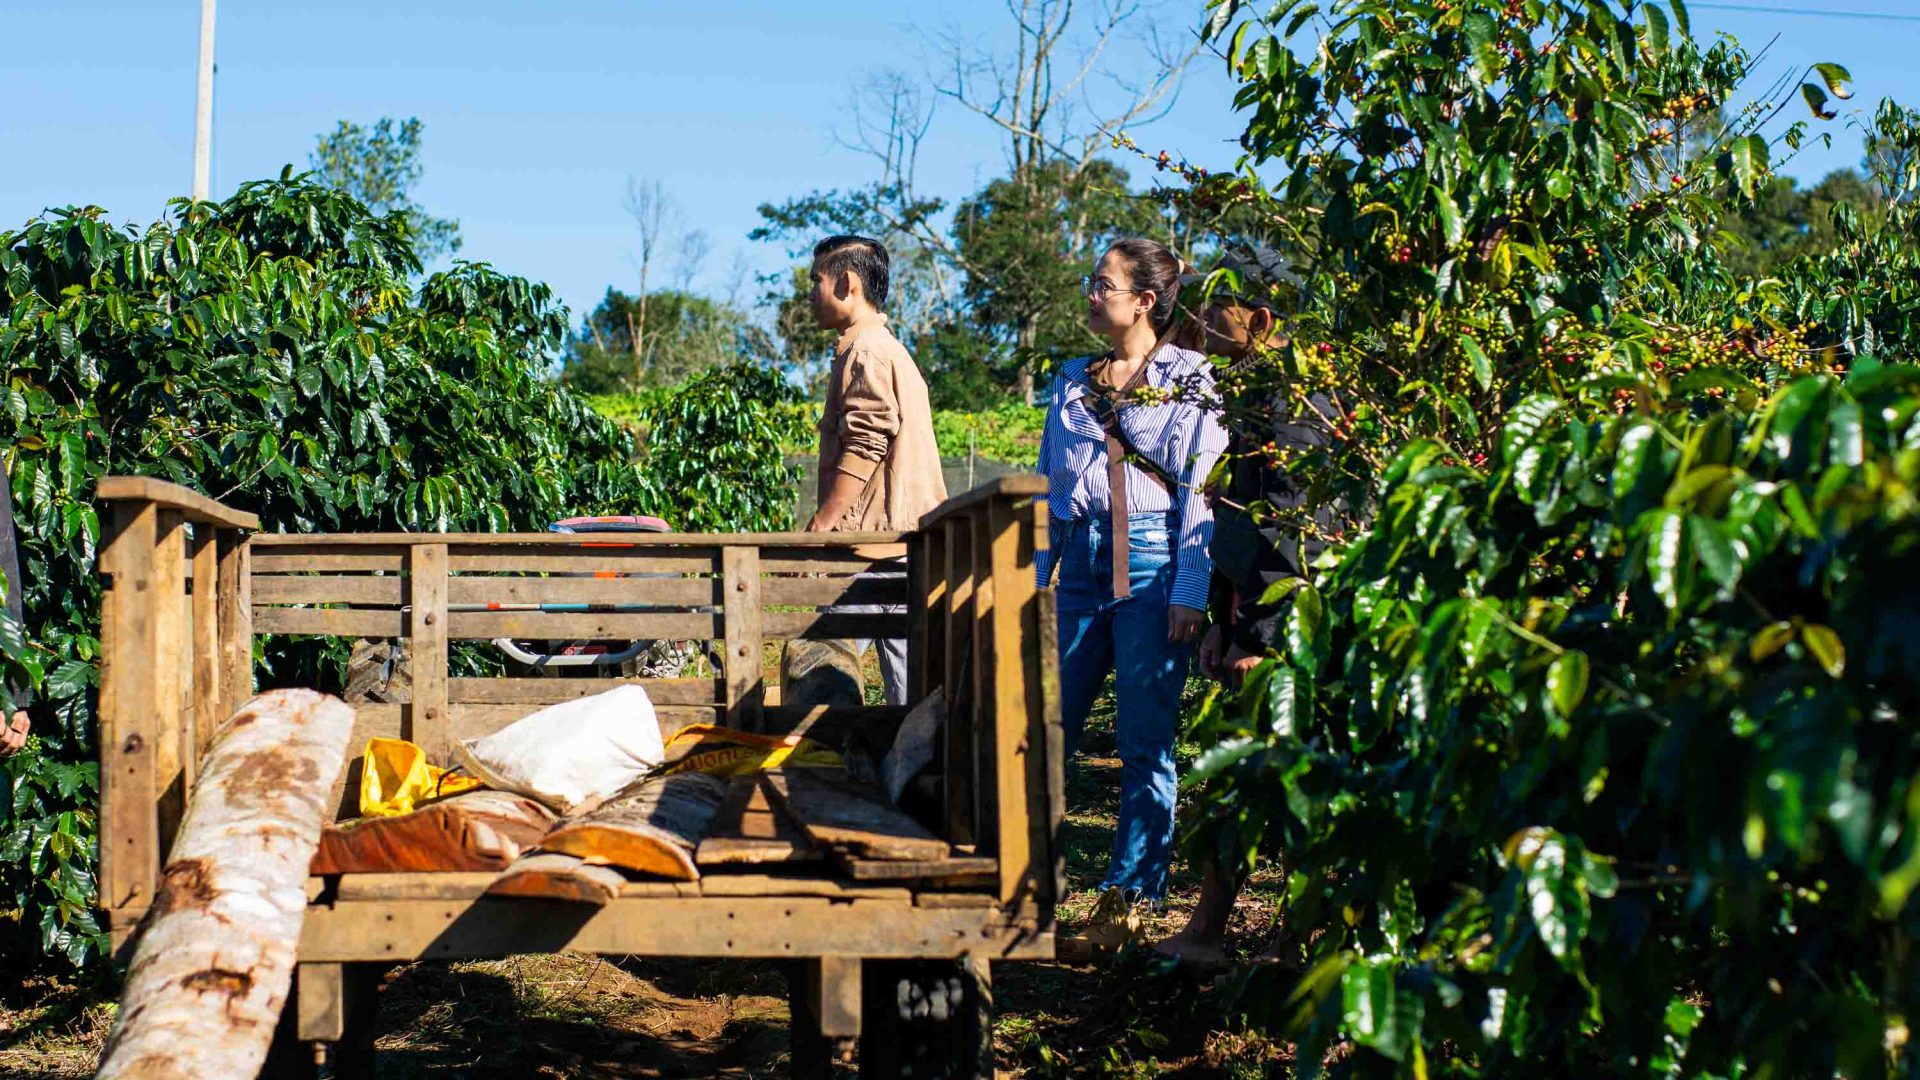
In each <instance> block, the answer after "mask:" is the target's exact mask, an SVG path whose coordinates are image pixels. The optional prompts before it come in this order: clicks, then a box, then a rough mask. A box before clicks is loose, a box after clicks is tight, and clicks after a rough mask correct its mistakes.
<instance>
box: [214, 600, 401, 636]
mask: <svg viewBox="0 0 1920 1080" xmlns="http://www.w3.org/2000/svg"><path fill="white" fill-rule="evenodd" d="M252 610H253V632H254V633H256V634H314V635H320V636H330V637H372V638H384V637H399V636H401V635H402V634H403V633H405V632H406V624H407V620H406V617H405V616H404V615H403V614H402V613H401V612H399V611H398V610H395V609H392V608H389V609H387V610H384V611H382V610H380V609H377V608H287V607H255V608H253V609H252Z"/></svg>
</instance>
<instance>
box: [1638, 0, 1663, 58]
mask: <svg viewBox="0 0 1920 1080" xmlns="http://www.w3.org/2000/svg"><path fill="white" fill-rule="evenodd" d="M1644 10H1645V12H1646V16H1647V47H1648V48H1649V49H1651V50H1653V55H1654V56H1656V57H1658V56H1664V55H1666V52H1667V13H1666V12H1665V11H1662V10H1661V9H1660V5H1659V4H1648V5H1647V6H1646V8H1645V9H1644Z"/></svg>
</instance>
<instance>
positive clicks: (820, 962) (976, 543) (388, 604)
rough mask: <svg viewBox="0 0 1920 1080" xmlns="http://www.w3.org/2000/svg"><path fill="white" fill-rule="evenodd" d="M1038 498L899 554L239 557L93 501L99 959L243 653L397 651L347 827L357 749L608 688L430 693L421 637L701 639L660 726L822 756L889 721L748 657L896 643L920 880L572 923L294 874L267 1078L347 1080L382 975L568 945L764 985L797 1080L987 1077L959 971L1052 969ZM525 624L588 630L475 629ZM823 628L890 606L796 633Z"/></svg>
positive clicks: (627, 891)
mask: <svg viewBox="0 0 1920 1080" xmlns="http://www.w3.org/2000/svg"><path fill="white" fill-rule="evenodd" d="M1044 491H1045V487H1044V484H1043V483H1042V482H1040V481H1039V480H1038V478H1034V477H1008V478H1003V479H1001V480H999V481H996V482H994V483H992V484H989V485H986V486H984V487H981V488H978V489H975V490H973V491H970V492H968V493H966V494H964V495H960V496H957V497H955V498H953V499H951V500H949V501H948V502H947V503H946V504H945V505H943V506H941V507H940V508H939V509H938V510H936V511H935V512H933V513H932V514H930V515H928V517H927V518H926V519H925V521H924V522H923V523H922V528H921V529H920V530H919V531H917V532H912V533H859V534H851V533H831V534H829V533H777V534H711V535H708V534H661V535H623V536H620V537H619V538H618V539H617V541H615V542H610V538H609V537H608V536H606V535H598V536H596V535H595V534H591V533H584V534H570V535H569V534H554V533H531V534H453V533H448V534H436V533H399V534H332V535H289V534H270V533H262V532H259V531H258V528H259V522H258V520H257V519H256V518H254V517H253V516H252V515H249V514H245V513H240V512H237V511H234V510H231V509H229V508H227V507H225V506H222V505H220V504H219V503H216V502H214V501H212V500H210V499H207V498H205V497H203V496H200V495H197V494H195V493H193V492H191V491H188V490H186V489H184V488H180V487H178V486H175V485H171V484H167V483H163V482H160V481H157V480H152V479H148V478H139V477H115V478H108V479H105V480H103V481H101V483H100V485H99V499H100V501H101V502H102V503H103V504H105V506H106V507H107V508H109V509H110V510H111V515H110V518H109V520H110V523H111V524H110V527H109V539H108V541H107V543H106V544H105V546H104V548H103V550H102V554H101V558H100V570H101V573H102V574H103V575H104V576H105V578H106V594H105V602H104V618H103V622H104V628H103V631H102V651H103V657H104V663H103V668H102V673H101V689H100V709H99V714H100V721H101V732H100V746H101V788H102V791H101V800H102V810H101V870H100V897H101V904H102V906H103V907H104V908H105V911H106V916H107V919H108V924H109V925H110V927H111V929H112V933H113V937H114V941H115V944H116V946H117V947H121V948H124V947H125V946H126V945H127V943H128V940H129V938H130V937H131V936H132V935H134V934H136V933H137V932H138V929H139V925H140V922H141V918H142V916H143V915H144V914H145V913H146V912H147V911H148V910H149V908H150V907H151V906H152V905H153V901H154V896H155V889H156V885H157V884H158V883H159V882H161V881H162V880H163V875H164V870H165V867H166V865H167V856H168V848H169V846H170V843H171V841H172V838H173V836H174V833H175V830H176V828H177V826H178V825H179V823H180V820H181V815H182V812H183V810H184V808H185V806H186V805H187V802H188V800H189V799H191V798H192V797H193V793H194V785H195V774H196V762H197V761H198V760H199V758H200V757H201V756H202V755H203V754H204V753H205V751H206V749H207V744H208V740H209V738H210V736H211V734H212V732H213V728H214V725H215V723H216V721H218V720H220V719H221V718H224V717H226V716H228V715H230V714H232V713H233V711H234V710H235V709H236V708H237V707H238V706H239V705H240V704H242V703H243V702H244V701H246V700H247V698H248V697H249V696H250V695H251V694H252V693H253V692H254V688H255V682H256V680H255V671H254V665H253V656H254V644H255V639H256V638H257V637H262V636H266V635H281V634H290V635H328V636H340V637H349V638H355V639H367V638H373V639H396V640H398V641H399V642H400V643H402V644H403V645H404V648H405V651H406V653H407V655H408V656H409V657H410V659H411V663H412V685H411V690H410V698H411V700H410V701H408V702H406V703H404V704H359V705H357V706H356V709H357V715H356V729H355V732H354V737H353V739H352V740H351V742H350V744H349V749H348V751H347V753H348V755H349V757H350V759H352V760H349V761H348V763H347V768H346V770H345V774H346V776H347V778H348V780H347V781H346V782H345V784H344V785H343V787H342V789H341V790H340V792H339V795H340V805H341V806H342V808H343V810H345V811H346V815H343V816H347V815H350V814H351V812H352V808H353V807H354V806H355V805H356V791H355V784H354V782H353V779H352V778H354V777H356V776H357V775H358V772H359V766H358V760H357V759H358V757H359V754H360V748H361V747H362V746H364V745H365V743H366V740H367V739H368V738H369V737H372V736H397V737H403V738H406V739H409V740H411V741H413V742H415V743H417V744H419V745H421V746H423V747H425V748H426V749H427V750H428V752H429V753H430V755H431V756H432V757H433V758H435V759H436V760H438V761H439V762H440V763H442V764H446V763H449V754H450V750H451V748H452V747H453V746H454V745H455V744H456V742H457V740H460V739H466V738H472V737H474V736H477V735H481V734H485V733H488V732H491V731H494V730H497V729H499V728H500V727H502V726H504V725H506V724H509V723H511V722H513V721H514V720H517V719H519V718H520V717H522V716H525V715H526V714H528V713H529V712H531V711H533V710H536V709H538V708H540V707H541V706H542V705H544V704H548V703H553V702H557V701H562V700H567V699H571V698H574V697H579V696H584V695H588V694H594V693H598V692H601V691H604V690H606V689H609V688H610V687H611V686H612V685H614V683H613V682H611V681H609V680H607V679H583V678H511V677H500V678H467V677H461V676H460V675H459V674H458V673H456V672H451V671H449V669H448V655H449V643H451V642H458V641H466V640H486V639H497V638H502V637H512V638H526V639H643V638H655V639H670V640H700V641H710V642H714V643H717V645H718V650H717V651H718V655H719V656H720V657H722V660H721V670H720V671H719V672H718V674H717V675H716V676H715V677H710V678H680V679H655V680H647V679H640V680H629V681H637V682H640V683H641V685H644V686H645V687H646V688H647V690H648V692H649V696H650V698H651V700H652V701H653V702H654V703H655V704H656V707H657V711H658V713H659V716H660V719H661V723H662V727H663V729H664V730H665V731H666V732H668V733H671V732H672V731H673V730H676V729H678V728H680V727H683V726H685V725H687V724H690V723H696V722H706V723H721V724H725V725H727V726H730V727H736V728H742V729H747V730H753V731H761V732H801V733H806V734H809V735H810V736H812V737H815V738H817V739H820V740H822V741H824V742H826V743H827V744H828V745H830V746H842V745H846V744H847V742H848V741H849V740H850V739H855V738H865V739H867V740H869V741H871V740H873V739H876V738H878V739H880V740H882V741H883V742H884V740H886V739H887V738H890V737H891V733H892V731H893V730H894V729H895V728H897V726H898V724H899V722H900V719H901V716H902V715H903V713H904V712H905V710H902V709H890V708H883V707H859V708H853V707H833V708H811V709H808V708H800V707H795V706H791V705H783V704H781V701H780V687H778V686H777V685H775V684H774V680H773V679H771V678H770V677H769V675H768V670H767V667H766V666H765V665H764V664H763V651H764V650H765V648H766V645H767V643H769V642H780V641H784V640H787V639H799V638H831V639H844V638H884V637H902V636H904V637H906V638H907V639H908V640H909V641H910V661H909V668H910V671H909V678H910V682H911V685H912V695H911V696H912V700H914V701H919V700H921V699H922V698H923V697H924V696H926V695H927V694H929V693H931V692H932V691H933V690H935V689H936V688H937V689H939V690H940V691H941V692H942V694H943V696H944V698H945V701H946V702H948V703H949V705H950V707H949V708H948V710H947V717H948V719H947V722H946V724H945V726H944V728H943V729H942V734H941V741H942V745H941V748H940V752H939V753H938V754H937V755H936V759H935V763H934V765H933V767H932V769H933V772H934V773H935V774H936V775H937V776H938V787H937V791H938V797H937V800H936V802H935V805H936V806H937V807H938V809H937V811H936V812H935V813H932V814H929V815H924V817H931V818H932V819H933V820H923V821H922V824H923V825H924V826H926V828H927V829H928V830H929V831H930V832H931V833H933V834H934V836H936V837H937V838H938V839H939V840H940V841H943V842H944V845H945V847H944V854H943V855H941V856H940V857H939V858H932V859H926V858H922V859H918V860H914V861H909V862H901V861H899V860H894V861H870V860H865V859H862V858H858V857H850V856H849V855H848V854H847V853H846V852H845V851H841V850H836V851H831V852H822V851H818V850H816V851H812V852H809V853H808V854H810V855H812V856H813V857H812V858H808V859H800V858H795V859H792V860H783V859H780V858H779V857H778V855H777V853H776V855H774V856H767V857H771V858H774V860H775V861H758V862H751V863H741V862H723V863H718V864H714V865H704V863H705V860H704V859H703V860H702V862H703V865H702V866H701V867H700V873H701V876H700V878H699V880H696V881H662V880H647V879H645V878H643V877H639V876H633V877H630V878H623V879H621V880H620V882H619V885H618V889H617V895H615V897H614V898H613V899H612V900H611V901H610V902H606V903H604V904H599V905H594V904H581V903H572V902H567V901H562V900H553V899H534V898H526V897H503V896H490V895H488V894H487V890H488V888H489V885H490V884H491V883H492V882H493V881H494V880H495V877H496V875H494V874H491V873H486V872H442V873H434V872H413V873H365V874H339V875H329V876H324V877H321V876H315V877H312V878H310V880H309V885H308V896H309V905H308V908H307V912H306V917H305V925H304V929H303V931H302V934H301V938H300V942H299V949H298V966H297V974H296V978H295V991H294V997H293V999H292V1001H291V1002H290V1004H289V1005H288V1007H287V1009H286V1015H285V1016H283V1019H282V1026H281V1035H280V1038H279V1040H278V1041H277V1043H276V1052H275V1055H274V1057H273V1058H272V1059H270V1061H269V1071H270V1072H275V1073H276V1074H284V1075H300V1074H301V1073H302V1072H305V1071H310V1070H311V1068H312V1067H313V1064H314V1062H316V1061H317V1060H320V1059H322V1058H326V1059H328V1060H330V1061H331V1063H332V1065H333V1068H334V1074H335V1075H336V1076H348V1075H358V1074H360V1072H361V1071H363V1070H365V1069H366V1067H367V1065H368V1063H369V1061H370V1058H369V1057H368V1055H370V1053H371V1038H370V1034H369V1033H370V1026H369V1024H370V1009H371V1008H372V1007H373V1000H374V998H375V995H376V994H377V990H376V989H375V987H376V985H377V980H378V976H379V974H380V973H381V972H383V971H385V970H386V969H387V968H389V967H391V966H392V965H394V964H397V963H403V962H406V961H412V960H421V959H443V960H453V959H465V958H490V957H503V956H507V955H511V954H516V953H528V952H552V951H560V950H572V951H579V952H591V953H599V954H603V955H609V956H622V955H643V956H659V957H667V956H673V957H737V958H756V959H765V960H776V961H781V962H783V963H784V964H785V965H787V969H788V972H789V978H790V987H791V993H792V998H793V1003H794V1032H793V1044H794V1070H795V1072H796V1074H802V1075H806V1074H823V1073H824V1071H825V1070H826V1069H827V1068H828V1067H829V1062H830V1060H831V1058H832V1056H833V1055H835V1054H841V1055H844V1054H845V1053H846V1052H847V1051H848V1050H849V1049H850V1048H851V1047H852V1045H853V1044H854V1041H855V1040H858V1044H859V1046H860V1048H861V1052H860V1060H861V1063H862V1068H863V1071H865V1072H867V1073H869V1074H870V1075H903V1074H905V1073H907V1072H909V1071H910V1072H911V1074H912V1075H915V1076H929V1075H981V1076H990V1075H991V1074H992V1054H991V1025H990V1023H988V1022H987V1018H988V1010H989V1009H990V999H991V994H990V985H991V983H990V979H989V965H990V964H991V962H992V961H995V960H1028V959H1049V958H1051V957H1052V956H1053V949H1054V929H1055V923H1054V905H1055V902H1056V900H1057V899H1058V898H1059V896H1060V894H1061V891H1062V887H1063V885H1062V882H1063V866H1064V862H1063V856H1062V850H1061V846H1060V836H1059V831H1060V821H1061V814H1062V774H1061V770H1062V760H1061V759H1062V748H1061V736H1060V724H1059V707H1058V694H1057V670H1056V649H1055V641H1054V629H1053V627H1054V617H1053V608H1052V595H1051V593H1050V591H1048V590H1043V589H1039V588H1037V587H1036V586H1035V583H1034V573H1033V565H1034V553H1035V550H1036V547H1037V546H1039V545H1043V544H1045V543H1046V537H1047V529H1046V501H1045V496H1044ZM902 556H904V559H905V567H906V574H905V576H904V577H899V576H897V575H896V576H892V577H873V576H871V575H872V574H873V573H875V572H880V573H885V572H887V571H897V570H898V567H899V564H898V563H897V562H890V561H889V560H898V559H899V558H901V557H902ZM634 575H648V576H634ZM862 575H866V576H862ZM527 601H535V602H541V603H545V602H554V601H560V602H578V603H584V604H588V605H592V609H590V610H586V611H539V610H535V611H527V610H500V608H507V609H513V608H524V607H526V606H528V605H527V603H526V602H527ZM849 604H860V605H874V604H879V605H904V607H903V609H896V611H897V612H898V611H903V613H879V614H873V613H865V612H862V613H845V612H836V611H830V610H826V609H827V608H828V607H829V606H831V605H849ZM607 605H617V607H618V610H614V611H607V610H603V609H602V608H603V606H607ZM489 606H492V607H493V608H495V609H494V610H489V609H488V608H489ZM636 607H638V610H636ZM596 609H601V610H596ZM736 783H737V782H736ZM736 801H737V800H736ZM756 807H757V810H758V811H759V812H762V813H764V810H765V808H764V806H761V805H759V804H756ZM736 811H737V808H736ZM726 817H727V811H724V810H723V811H722V813H721V815H720V818H719V819H716V821H715V825H714V829H715V830H716V831H718V832H720V833H722V834H723V836H722V838H723V839H724V838H725V835H724V834H726V833H727V830H728V829H730V828H731V829H734V830H736V831H737V829H738V826H739V823H738V822H734V823H732V824H729V823H728V822H727V821H726V820H724V819H725V818H726ZM722 846H724V845H722ZM762 856H765V853H764V852H763V853H762ZM929 1000H931V1001H932V1002H933V1005H932V1007H927V1002H928V1001H929ZM909 1003H911V1005H917V1006H919V1007H917V1008H915V1007H910V1005H909ZM903 1013H907V1014H917V1018H916V1016H904V1015H902V1014H903ZM916 1059H917V1063H916ZM934 1064H938V1066H939V1067H938V1068H932V1069H930V1068H929V1065H934Z"/></svg>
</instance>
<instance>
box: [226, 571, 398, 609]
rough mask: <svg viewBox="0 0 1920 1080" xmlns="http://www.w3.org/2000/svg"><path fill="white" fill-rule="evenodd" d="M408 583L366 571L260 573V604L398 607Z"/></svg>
mask: <svg viewBox="0 0 1920 1080" xmlns="http://www.w3.org/2000/svg"><path fill="white" fill-rule="evenodd" d="M403 584H404V582H403V579H401V578H400V577H398V576H393V577H371V576H369V575H366V574H355V575H347V574H328V575H320V576H316V575H312V574H258V575H255V577H254V579H253V600H254V603H256V604H368V605H386V606H389V607H398V606H399V605H400V597H401V589H402V586H403Z"/></svg>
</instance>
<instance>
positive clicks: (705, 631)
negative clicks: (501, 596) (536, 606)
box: [448, 611, 720, 641]
mask: <svg viewBox="0 0 1920 1080" xmlns="http://www.w3.org/2000/svg"><path fill="white" fill-rule="evenodd" d="M448 626H449V627H450V630H449V633H448V636H449V637H451V638H452V639H454V640H456V641H471V640H482V639H491V638H503V637H504V638H526V639H536V640H539V639H565V640H569V641H639V640H642V639H652V640H659V641H689V640H691V641H711V640H713V639H715V638H717V637H719V636H720V617H719V616H718V615H702V614H698V613H693V612H664V611H663V612H632V613H626V612H611V613H599V612H580V613H577V614H576V613H571V612H544V611H456V612H454V613H453V614H452V615H451V616H449V617H448Z"/></svg>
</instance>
